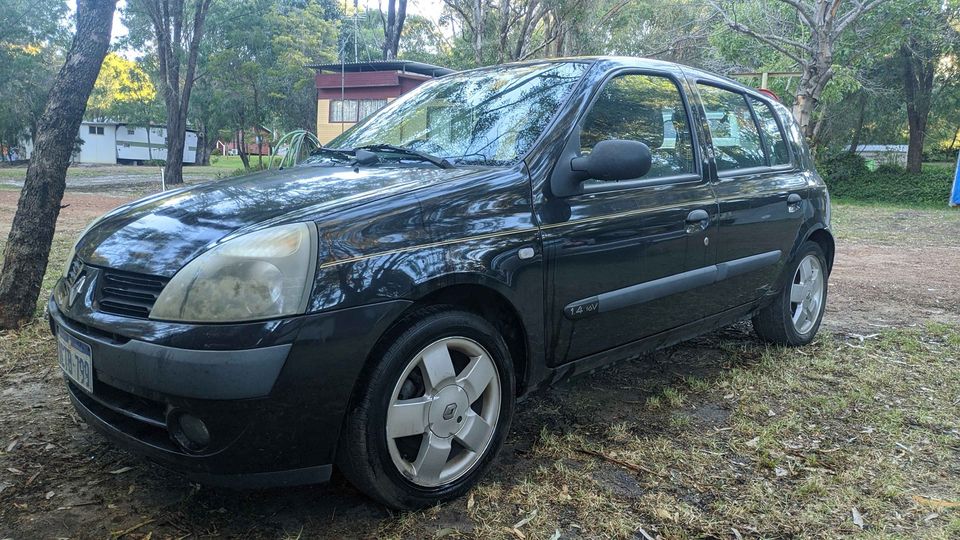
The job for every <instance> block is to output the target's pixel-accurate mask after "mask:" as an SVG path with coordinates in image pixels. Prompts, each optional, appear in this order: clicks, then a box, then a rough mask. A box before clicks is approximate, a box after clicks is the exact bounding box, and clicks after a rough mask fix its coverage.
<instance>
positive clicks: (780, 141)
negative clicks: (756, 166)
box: [747, 97, 790, 167]
mask: <svg viewBox="0 0 960 540" xmlns="http://www.w3.org/2000/svg"><path fill="white" fill-rule="evenodd" d="M747 99H749V100H750V105H751V106H752V107H753V112H754V113H755V114H756V115H757V120H758V121H759V122H760V131H761V133H762V134H763V146H764V148H765V149H766V151H767V156H768V157H769V158H770V165H771V166H774V167H776V166H778V165H789V164H790V150H789V148H788V147H787V138H786V136H785V135H784V133H783V128H782V127H781V125H780V124H781V122H779V121H778V120H777V116H778V115H777V113H776V111H775V110H773V108H772V107H771V106H770V105H769V104H768V103H765V102H763V101H760V100H759V99H756V98H752V97H750V98H747Z"/></svg>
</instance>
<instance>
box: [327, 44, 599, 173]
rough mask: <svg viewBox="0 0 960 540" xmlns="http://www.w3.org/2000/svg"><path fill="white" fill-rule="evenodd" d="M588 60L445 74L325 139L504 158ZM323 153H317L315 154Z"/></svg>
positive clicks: (456, 156)
mask: <svg viewBox="0 0 960 540" xmlns="http://www.w3.org/2000/svg"><path fill="white" fill-rule="evenodd" d="M587 67H588V66H587V64H584V63H579V62H568V63H538V64H526V65H522V66H500V67H494V68H488V69H483V70H477V71H469V72H465V73H458V74H453V75H448V76H446V77H443V78H441V79H436V80H433V81H429V82H427V83H424V84H423V85H421V86H420V87H419V88H417V89H416V90H414V91H413V92H410V93H409V94H406V95H404V96H403V97H401V98H399V99H397V100H396V101H394V102H393V103H391V104H389V105H387V106H386V107H384V108H383V109H382V110H381V111H379V112H377V113H376V114H373V115H371V116H369V117H367V118H366V119H365V120H364V121H362V122H361V123H359V124H357V125H356V126H354V127H352V128H350V129H349V130H347V131H346V132H344V133H343V134H342V135H340V136H339V137H337V138H335V139H333V140H332V141H331V142H330V143H329V144H328V145H327V147H328V148H331V149H342V150H348V149H355V148H362V147H370V146H380V145H391V146H394V147H402V148H406V149H410V150H414V151H416V152H421V153H424V154H429V155H431V156H436V157H438V158H441V159H445V160H447V161H448V162H450V163H452V164H458V163H472V164H481V165H509V164H511V163H514V162H516V161H517V160H518V159H520V158H521V157H522V156H523V155H524V154H525V153H526V152H527V150H528V149H529V148H530V146H531V145H532V144H533V143H534V142H535V141H536V140H537V138H538V137H539V136H540V133H541V132H543V130H544V128H545V127H546V125H547V123H548V122H549V121H550V119H551V118H553V115H554V114H555V113H556V112H557V110H558V109H559V108H560V106H561V105H562V104H563V102H564V101H565V100H566V98H567V96H568V95H569V94H570V91H571V90H572V89H573V87H574V86H575V85H576V83H577V81H579V80H580V77H581V76H582V75H583V73H584V72H585V71H586V69H587ZM326 157H328V156H322V155H321V153H318V155H317V156H316V160H318V161H319V160H322V159H325V158H326Z"/></svg>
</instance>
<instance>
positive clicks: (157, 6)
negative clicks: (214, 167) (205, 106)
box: [136, 0, 211, 185]
mask: <svg viewBox="0 0 960 540" xmlns="http://www.w3.org/2000/svg"><path fill="white" fill-rule="evenodd" d="M210 2H211V0H196V3H195V6H194V11H193V17H192V21H190V23H189V24H190V26H186V23H187V21H185V20H184V15H185V13H184V12H185V9H184V6H185V4H186V0H136V3H137V4H138V5H139V7H140V8H142V9H143V11H144V12H145V13H146V14H147V16H148V17H149V18H150V22H151V24H152V25H153V30H154V37H155V38H156V46H157V59H158V60H159V62H158V63H159V68H160V79H161V80H162V82H163V84H162V85H161V86H162V90H163V100H164V103H165V104H166V107H167V162H166V164H165V165H164V167H163V170H164V178H165V179H166V183H167V184H168V185H173V184H182V183H183V148H184V146H185V143H186V137H187V111H188V109H189V107H190V93H191V92H192V91H193V83H194V82H195V81H196V71H197V58H198V55H199V53H200V42H201V41H202V40H203V30H204V22H205V21H206V17H207V12H208V11H209V9H210ZM185 29H186V31H184V30H185ZM184 61H186V64H185V66H184ZM184 67H185V69H183V71H182V73H181V70H182V68H184Z"/></svg>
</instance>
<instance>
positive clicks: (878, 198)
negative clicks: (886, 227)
mask: <svg viewBox="0 0 960 540" xmlns="http://www.w3.org/2000/svg"><path fill="white" fill-rule="evenodd" d="M951 173H952V171H950V170H948V169H946V168H929V169H925V170H924V171H923V172H921V173H919V174H914V173H908V172H907V171H906V170H904V169H902V168H900V167H898V166H896V165H881V166H880V167H878V168H877V170H876V171H872V172H871V171H865V172H861V173H859V174H857V175H856V176H852V177H844V176H840V175H836V174H831V173H827V174H824V173H823V172H822V171H821V175H822V176H823V179H824V181H826V183H827V187H828V188H829V189H830V195H831V196H833V197H835V198H837V199H846V200H849V201H855V202H869V203H882V204H891V205H897V206H945V205H946V203H947V198H948V197H949V196H950V188H951V186H952V184H953V175H952V174H951Z"/></svg>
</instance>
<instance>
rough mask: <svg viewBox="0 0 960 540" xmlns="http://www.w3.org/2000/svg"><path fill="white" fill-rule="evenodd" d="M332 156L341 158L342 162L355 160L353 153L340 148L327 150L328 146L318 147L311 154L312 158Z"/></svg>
mask: <svg viewBox="0 0 960 540" xmlns="http://www.w3.org/2000/svg"><path fill="white" fill-rule="evenodd" d="M324 154H325V155H327V156H332V157H335V158H339V159H340V160H341V161H350V160H352V159H353V156H352V155H351V154H352V152H350V151H347V150H341V149H339V148H327V147H326V146H318V147H316V148H314V149H313V151H312V152H310V156H311V157H312V156H320V155H324Z"/></svg>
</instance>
